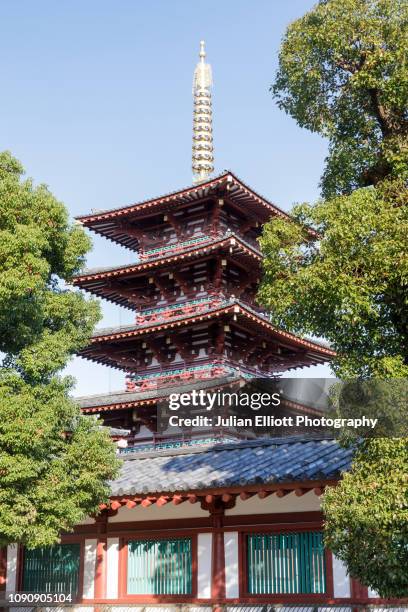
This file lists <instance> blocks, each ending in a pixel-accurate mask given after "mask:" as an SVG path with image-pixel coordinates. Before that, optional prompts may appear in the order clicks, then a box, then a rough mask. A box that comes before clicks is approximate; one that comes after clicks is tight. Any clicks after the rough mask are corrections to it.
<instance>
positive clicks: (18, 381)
mask: <svg viewBox="0 0 408 612" xmlns="http://www.w3.org/2000/svg"><path fill="white" fill-rule="evenodd" d="M22 174H23V169H22V167H21V165H20V163H19V162H18V161H17V160H16V159H14V158H13V157H12V156H11V155H10V154H9V153H1V154H0V351H1V353H2V355H3V361H2V364H1V368H0V544H7V543H10V542H22V543H24V544H26V545H27V546H41V545H45V544H51V543H53V542H55V541H56V540H57V539H58V534H59V532H60V531H61V530H69V529H70V528H72V527H73V526H74V525H75V524H76V523H78V522H79V521H80V520H81V519H82V518H83V517H84V516H86V515H87V514H89V513H92V512H95V511H97V508H98V504H99V503H100V502H101V501H103V500H105V498H106V496H107V495H108V487H107V481H108V479H109V478H111V477H112V476H113V475H114V474H115V472H116V469H117V460H116V458H115V449H114V446H113V444H112V443H111V441H110V440H109V438H108V437H107V435H106V433H105V432H104V431H102V430H101V428H100V426H99V425H98V424H97V423H96V422H94V421H91V420H89V419H88V418H87V417H84V416H82V415H81V414H80V411H79V408H78V406H77V404H76V403H75V402H73V400H72V399H71V398H70V397H69V392H70V389H71V385H72V381H71V380H70V379H68V378H64V379H63V378H61V377H60V376H59V375H58V371H59V370H60V369H61V368H62V367H64V366H65V365H66V363H67V361H68V359H69V358H70V356H71V355H73V353H74V352H75V351H77V350H78V349H80V348H81V347H82V346H84V344H85V343H86V341H87V339H88V338H89V336H90V335H91V333H92V330H93V327H94V324H95V323H96V321H97V320H98V318H99V309H98V305H97V303H95V302H94V301H87V300H85V299H84V297H83V296H82V295H81V294H80V293H79V292H73V291H69V290H68V289H67V288H66V283H67V282H69V280H70V279H71V278H72V275H73V274H74V273H76V272H77V271H79V270H80V268H81V266H82V265H83V262H84V257H85V254H86V252H87V250H88V249H89V246H90V243H89V240H88V238H87V237H86V235H85V234H84V232H83V230H82V229H81V228H80V227H78V226H72V225H70V224H69V221H68V215H67V211H66V209H65V207H64V206H63V204H62V203H61V202H59V201H58V200H57V199H56V198H55V197H54V196H53V195H52V194H51V193H50V191H49V190H48V189H47V188H46V187H45V186H43V185H40V186H38V187H35V186H34V185H33V183H32V181H31V180H23V178H22Z"/></svg>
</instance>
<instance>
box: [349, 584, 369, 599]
mask: <svg viewBox="0 0 408 612" xmlns="http://www.w3.org/2000/svg"><path fill="white" fill-rule="evenodd" d="M351 598H352V600H353V602H354V601H357V602H359V601H366V600H367V599H368V588H367V587H366V586H364V585H363V584H361V582H359V581H358V580H357V579H356V578H352V579H351Z"/></svg>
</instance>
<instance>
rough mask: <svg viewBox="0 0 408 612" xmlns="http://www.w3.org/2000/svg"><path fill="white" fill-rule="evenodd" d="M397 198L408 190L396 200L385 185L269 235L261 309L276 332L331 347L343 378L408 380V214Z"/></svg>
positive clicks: (272, 227)
mask: <svg viewBox="0 0 408 612" xmlns="http://www.w3.org/2000/svg"><path fill="white" fill-rule="evenodd" d="M394 189H395V185H394ZM397 197H398V198H400V200H401V201H402V200H403V199H405V198H406V197H407V196H406V191H405V187H403V186H400V190H399V192H398V196H397V195H396V196H395V197H392V198H391V197H390V195H389V189H388V185H385V184H384V183H381V184H379V185H377V187H376V188H374V187H369V188H362V189H358V190H356V191H354V192H353V193H352V194H350V195H348V196H337V197H335V198H332V199H329V200H321V201H319V202H318V203H317V204H315V205H308V204H303V205H300V206H297V207H295V208H294V210H293V216H294V219H295V221H296V222H295V223H288V222H287V221H285V220H274V221H272V222H271V223H269V224H267V225H266V226H265V228H264V233H263V236H262V238H261V246H262V250H263V253H264V255H265V261H264V270H265V275H264V281H263V284H262V285H261V289H260V293H259V297H260V299H261V301H262V302H263V303H265V304H266V305H267V306H268V307H269V309H270V311H271V316H272V320H273V322H274V323H275V324H276V325H279V326H281V327H283V328H285V329H288V330H290V331H294V332H296V333H300V334H311V335H315V336H324V337H325V338H326V339H327V340H329V341H330V342H331V344H332V346H333V348H334V349H335V350H336V351H337V352H338V356H337V358H336V359H335V360H334V362H333V367H334V369H335V371H336V373H337V374H338V375H339V376H340V377H352V376H365V377H366V376H379V377H382V376H383V377H384V376H385V377H396V376H408V291H407V289H408V242H407V236H408V206H406V205H403V204H401V205H396V198H397ZM305 224H306V225H308V226H311V227H313V228H314V229H315V230H316V231H317V232H319V235H320V239H319V240H308V239H307V235H306V230H305Z"/></svg>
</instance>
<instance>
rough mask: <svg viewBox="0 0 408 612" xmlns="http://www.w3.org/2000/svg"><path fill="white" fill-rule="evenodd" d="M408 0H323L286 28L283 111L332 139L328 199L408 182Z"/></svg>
mask: <svg viewBox="0 0 408 612" xmlns="http://www.w3.org/2000/svg"><path fill="white" fill-rule="evenodd" d="M407 41H408V3H407V0H341V1H340V0H321V1H320V2H319V3H318V4H317V5H316V6H315V7H314V8H313V9H312V10H311V11H310V12H309V13H307V14H306V15H304V17H302V18H301V19H298V20H296V21H295V22H293V23H292V24H291V25H290V26H289V28H288V29H287V32H286V35H285V38H284V40H283V43H282V47H281V51H280V56H279V70H278V74H277V76H276V80H275V83H274V85H273V87H272V90H273V93H274V96H275V99H276V100H277V102H278V105H279V106H280V108H282V109H284V110H285V111H286V112H288V113H289V114H290V115H291V116H292V117H294V118H295V119H296V121H297V122H298V124H299V125H300V126H302V127H305V128H307V129H309V130H311V131H313V132H318V133H319V134H322V135H323V136H325V137H327V138H328V139H329V155H328V158H327V160H326V169H325V172H324V175H323V179H322V187H323V195H324V196H325V197H328V196H332V195H337V194H342V193H349V192H350V191H351V190H352V189H355V188H357V187H363V186H366V185H375V184H377V183H378V182H379V181H381V180H382V179H383V178H384V177H385V176H401V175H402V176H403V177H404V178H405V179H406V178H407V177H408V166H407V158H408V143H407V136H408V103H407V102H408V43H407Z"/></svg>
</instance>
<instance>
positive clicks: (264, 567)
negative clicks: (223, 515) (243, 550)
mask: <svg viewBox="0 0 408 612" xmlns="http://www.w3.org/2000/svg"><path fill="white" fill-rule="evenodd" d="M247 566H248V592H249V593H254V594H255V593H256V594H263V593H270V594H273V593H325V592H326V567H325V554H324V546H323V534H322V533H321V532H317V531H314V532H302V533H284V534H282V533H281V534H277V533H268V534H265V533H263V534H253V535H248V536H247Z"/></svg>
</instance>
